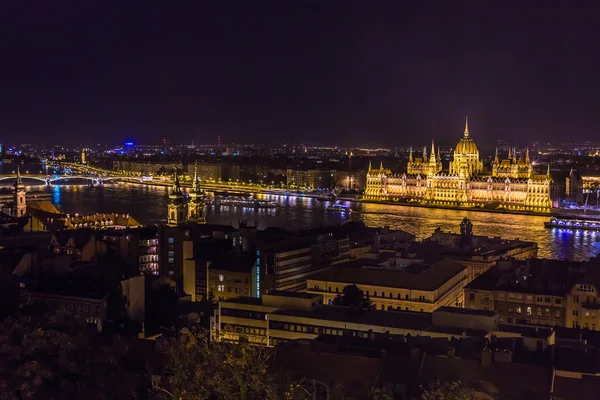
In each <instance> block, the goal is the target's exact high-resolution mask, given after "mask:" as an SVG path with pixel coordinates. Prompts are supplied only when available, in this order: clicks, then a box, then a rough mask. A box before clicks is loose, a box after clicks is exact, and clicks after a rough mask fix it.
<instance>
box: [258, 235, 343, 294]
mask: <svg viewBox="0 0 600 400" xmlns="http://www.w3.org/2000/svg"><path fill="white" fill-rule="evenodd" d="M256 258H257V263H259V266H260V268H261V269H262V270H263V272H262V273H265V274H267V275H270V274H273V275H274V276H275V289H277V290H294V291H298V290H304V289H306V279H307V278H308V277H310V276H312V275H315V274H317V273H319V272H320V271H323V270H324V269H326V268H328V267H329V266H330V265H333V264H336V263H338V262H343V261H346V260H349V259H350V239H349V238H348V235H347V233H346V232H342V231H328V232H316V231H312V232H306V233H305V234H304V235H301V236H299V237H292V238H286V239H284V240H280V241H276V242H272V241H265V242H263V243H262V244H259V245H258V248H257V251H256Z"/></svg>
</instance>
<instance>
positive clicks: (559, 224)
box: [544, 217, 600, 232]
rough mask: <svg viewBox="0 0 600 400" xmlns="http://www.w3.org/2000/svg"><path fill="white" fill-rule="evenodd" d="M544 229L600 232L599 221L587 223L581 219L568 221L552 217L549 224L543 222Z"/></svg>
mask: <svg viewBox="0 0 600 400" xmlns="http://www.w3.org/2000/svg"><path fill="white" fill-rule="evenodd" d="M544 226H545V227H546V228H562V229H571V230H579V229H581V230H586V231H597V232H598V231H600V221H588V220H581V219H568V218H558V217H552V218H550V221H549V222H544Z"/></svg>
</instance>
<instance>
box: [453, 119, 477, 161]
mask: <svg viewBox="0 0 600 400" xmlns="http://www.w3.org/2000/svg"><path fill="white" fill-rule="evenodd" d="M454 154H462V155H470V154H479V150H477V145H476V144H475V142H474V141H473V139H471V137H470V136H469V121H468V120H467V121H466V122H465V133H464V136H463V137H462V138H461V139H460V141H459V142H458V144H457V145H456V148H455V149H454Z"/></svg>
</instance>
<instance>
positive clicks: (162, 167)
mask: <svg viewBox="0 0 600 400" xmlns="http://www.w3.org/2000/svg"><path fill="white" fill-rule="evenodd" d="M113 170H114V171H120V172H134V173H138V174H140V175H147V176H150V175H159V174H163V175H167V174H171V173H173V171H176V170H183V164H182V163H181V161H166V162H163V161H131V160H116V161H113Z"/></svg>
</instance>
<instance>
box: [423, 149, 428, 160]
mask: <svg viewBox="0 0 600 400" xmlns="http://www.w3.org/2000/svg"><path fill="white" fill-rule="evenodd" d="M426 162H427V146H423V163H426Z"/></svg>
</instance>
